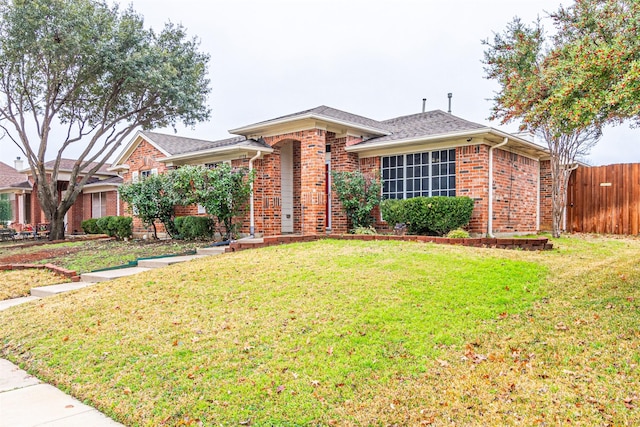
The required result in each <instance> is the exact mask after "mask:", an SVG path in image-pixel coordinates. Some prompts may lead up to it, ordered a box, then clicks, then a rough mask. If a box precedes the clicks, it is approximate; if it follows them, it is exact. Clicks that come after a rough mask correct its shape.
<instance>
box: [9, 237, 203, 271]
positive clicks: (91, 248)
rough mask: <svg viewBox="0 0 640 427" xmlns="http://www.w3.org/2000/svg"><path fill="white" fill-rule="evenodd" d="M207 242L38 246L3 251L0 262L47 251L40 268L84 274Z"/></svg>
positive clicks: (72, 243)
mask: <svg viewBox="0 0 640 427" xmlns="http://www.w3.org/2000/svg"><path fill="white" fill-rule="evenodd" d="M204 245H206V243H203V242H187V241H149V242H145V241H128V242H119V241H115V240H91V241H78V242H64V243H55V244H45V245H38V246H29V247H20V246H17V247H16V246H13V247H11V248H8V247H0V258H1V257H3V256H8V255H25V256H29V255H30V254H34V253H37V252H43V251H46V252H48V253H50V255H45V256H44V257H40V259H39V260H37V261H35V263H36V264H46V263H52V264H55V265H57V266H59V267H64V268H67V269H69V270H73V271H76V272H78V273H79V274H80V273H86V272H89V271H94V270H99V269H103V268H108V267H114V266H118V265H123V264H127V263H128V262H130V261H135V260H136V259H138V258H145V257H153V256H158V255H174V254H181V253H184V252H186V251H190V250H194V249H196V248H197V247H200V246H204Z"/></svg>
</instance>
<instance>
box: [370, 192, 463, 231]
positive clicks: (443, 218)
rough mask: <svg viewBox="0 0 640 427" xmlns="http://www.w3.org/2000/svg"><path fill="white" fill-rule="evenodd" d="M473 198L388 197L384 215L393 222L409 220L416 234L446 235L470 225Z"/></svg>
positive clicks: (383, 209) (384, 206) (383, 211)
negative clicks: (401, 198) (396, 198)
mask: <svg viewBox="0 0 640 427" xmlns="http://www.w3.org/2000/svg"><path fill="white" fill-rule="evenodd" d="M472 213H473V199H471V198H469V197H445V196H435V197H414V198H411V199H406V200H396V201H391V200H388V201H387V200H385V201H384V202H383V204H382V216H383V218H384V219H385V221H387V223H389V224H390V225H395V224H397V223H405V224H407V226H408V229H409V232H410V233H412V234H436V235H438V236H442V235H444V234H447V233H448V232H449V231H451V230H455V229H456V228H460V227H464V226H465V225H467V224H469V221H470V220H471V214H472Z"/></svg>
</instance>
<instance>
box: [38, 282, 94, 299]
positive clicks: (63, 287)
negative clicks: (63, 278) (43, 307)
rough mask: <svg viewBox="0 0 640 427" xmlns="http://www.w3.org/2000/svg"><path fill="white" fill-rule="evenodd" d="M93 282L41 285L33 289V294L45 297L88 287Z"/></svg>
mask: <svg viewBox="0 0 640 427" xmlns="http://www.w3.org/2000/svg"><path fill="white" fill-rule="evenodd" d="M91 285H93V283H89V282H71V283H61V284H59V285H51V286H40V287H38V288H32V289H31V296H34V297H39V298H45V297H50V296H53V295H57V294H60V293H62V292H69V291H75V290H76V289H82V288H86V287H87V286H91Z"/></svg>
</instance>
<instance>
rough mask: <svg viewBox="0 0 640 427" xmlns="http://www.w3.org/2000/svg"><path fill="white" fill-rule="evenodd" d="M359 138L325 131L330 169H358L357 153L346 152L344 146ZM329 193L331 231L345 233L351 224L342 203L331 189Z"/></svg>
mask: <svg viewBox="0 0 640 427" xmlns="http://www.w3.org/2000/svg"><path fill="white" fill-rule="evenodd" d="M361 140H362V139H361V138H355V137H352V136H347V137H343V138H336V135H335V133H332V132H327V138H326V145H329V146H330V147H331V148H330V149H331V156H330V158H331V170H332V171H347V172H353V171H355V170H358V167H359V161H358V155H357V154H355V153H348V152H347V151H346V150H345V148H346V147H347V146H349V145H353V144H355V143H357V142H359V141H361ZM330 194H331V230H332V232H333V233H346V232H347V231H348V230H349V228H351V224H349V223H348V221H347V215H346V214H345V212H344V210H343V208H342V204H341V203H340V201H338V196H337V195H336V194H335V192H333V191H330Z"/></svg>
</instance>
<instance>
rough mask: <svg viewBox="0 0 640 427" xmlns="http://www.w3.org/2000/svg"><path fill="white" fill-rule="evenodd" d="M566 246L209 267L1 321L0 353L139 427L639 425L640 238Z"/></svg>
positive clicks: (356, 253)
mask: <svg viewBox="0 0 640 427" xmlns="http://www.w3.org/2000/svg"><path fill="white" fill-rule="evenodd" d="M553 243H554V245H555V247H556V248H559V249H556V250H554V251H552V252H542V253H532V252H522V251H505V250H490V249H474V248H464V247H449V246H436V245H431V244H419V243H410V242H380V241H378V242H356V241H319V242H313V243H307V244H295V245H287V246H279V247H270V248H265V249H261V250H252V251H245V252H240V253H235V254H226V255H222V256H218V257H211V258H206V259H202V260H198V261H195V262H191V263H187V264H181V265H176V266H172V267H168V268H164V269H159V270H153V271H150V272H148V273H145V274H143V275H140V276H134V277H130V278H125V279H120V280H117V281H113V282H107V283H103V284H98V285H96V286H94V287H91V288H89V289H86V290H83V291H80V292H76V293H73V294H67V295H62V296H58V297H53V298H48V299H45V300H41V301H39V302H38V304H33V305H25V306H18V307H14V308H12V309H10V310H7V311H5V312H1V313H0V336H1V337H4V338H3V341H2V343H1V344H2V355H3V356H4V357H7V358H9V359H11V360H13V361H15V362H18V363H20V364H21V365H22V366H24V367H26V368H27V369H28V370H29V371H30V372H31V373H34V374H36V375H37V376H39V377H40V378H42V379H44V380H45V381H49V382H51V383H53V384H55V385H57V386H59V387H61V388H62V389H64V390H67V391H70V392H71V393H72V394H73V395H75V396H76V397H78V398H80V399H81V400H86V401H88V402H89V403H91V404H92V405H94V406H96V407H97V408H98V409H100V410H102V411H104V412H105V413H107V414H108V415H110V416H112V417H114V418H115V419H117V420H119V421H121V422H123V423H124V424H126V425H161V424H162V425H185V424H187V425H188V424H190V423H192V424H197V423H198V422H201V423H202V424H204V425H214V424H215V425H238V424H242V425H308V424H312V425H313V424H321V425H327V424H329V425H331V424H335V425H392V424H398V425H420V424H423V425H429V424H434V425H444V424H447V425H449V424H452V423H455V424H462V425H469V424H476V425H477V424H480V425H504V424H523V425H533V424H536V423H540V424H553V425H557V424H565V423H572V424H582V425H602V424H605V425H606V424H613V425H624V424H626V425H634V424H638V422H640V414H639V411H638V409H637V406H638V398H639V396H638V392H637V384H638V383H640V374H638V372H639V371H640V370H639V369H637V367H638V366H637V365H638V363H640V357H639V356H638V354H639V349H638V343H639V342H640V339H639V338H640V326H639V324H640V322H639V320H640V314H639V309H638V298H640V291H638V283H640V268H639V267H638V265H637V260H636V257H637V253H638V250H639V249H640V242H639V241H638V240H631V239H615V240H614V239H612V240H608V239H577V238H569V239H559V240H556V241H554V242H553ZM33 318H38V323H37V327H36V326H34V322H33ZM9 319H11V321H8V320H9Z"/></svg>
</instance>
